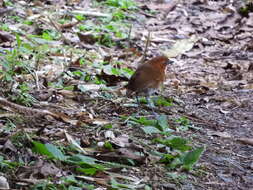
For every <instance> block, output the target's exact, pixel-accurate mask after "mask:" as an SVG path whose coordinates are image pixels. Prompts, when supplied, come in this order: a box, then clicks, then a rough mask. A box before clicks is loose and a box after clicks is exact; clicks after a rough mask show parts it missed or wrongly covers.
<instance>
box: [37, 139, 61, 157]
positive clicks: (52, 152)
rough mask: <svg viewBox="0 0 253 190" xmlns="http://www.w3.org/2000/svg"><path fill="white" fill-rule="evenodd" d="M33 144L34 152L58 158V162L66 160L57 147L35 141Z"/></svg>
mask: <svg viewBox="0 0 253 190" xmlns="http://www.w3.org/2000/svg"><path fill="white" fill-rule="evenodd" d="M33 144H34V147H33V151H35V152H37V153H39V154H42V155H46V156H49V157H53V158H56V159H58V160H65V156H64V154H63V153H62V152H61V151H60V150H59V149H58V148H57V147H56V146H55V145H52V144H42V143H39V142H36V141H33Z"/></svg>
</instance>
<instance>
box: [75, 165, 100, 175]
mask: <svg viewBox="0 0 253 190" xmlns="http://www.w3.org/2000/svg"><path fill="white" fill-rule="evenodd" d="M76 170H77V171H79V172H82V173H84V174H85V175H95V174H96V172H97V171H98V169H96V168H80V167H79V168H77V169H76Z"/></svg>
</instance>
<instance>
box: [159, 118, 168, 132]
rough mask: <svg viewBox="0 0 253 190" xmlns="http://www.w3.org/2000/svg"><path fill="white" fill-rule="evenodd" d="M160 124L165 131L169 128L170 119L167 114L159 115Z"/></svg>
mask: <svg viewBox="0 0 253 190" xmlns="http://www.w3.org/2000/svg"><path fill="white" fill-rule="evenodd" d="M158 125H159V126H160V127H161V130H162V131H165V130H166V129H167V128H169V125H168V119H167V117H166V115H160V116H159V117H158Z"/></svg>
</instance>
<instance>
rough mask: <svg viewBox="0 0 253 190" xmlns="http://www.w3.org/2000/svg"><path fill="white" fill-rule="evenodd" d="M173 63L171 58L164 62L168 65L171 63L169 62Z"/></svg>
mask: <svg viewBox="0 0 253 190" xmlns="http://www.w3.org/2000/svg"><path fill="white" fill-rule="evenodd" d="M173 63H174V61H172V60H168V61H167V62H166V64H168V65H171V64H173Z"/></svg>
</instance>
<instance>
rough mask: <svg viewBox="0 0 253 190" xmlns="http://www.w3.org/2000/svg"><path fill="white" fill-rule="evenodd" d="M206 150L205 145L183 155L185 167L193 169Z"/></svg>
mask: <svg viewBox="0 0 253 190" xmlns="http://www.w3.org/2000/svg"><path fill="white" fill-rule="evenodd" d="M203 151H204V147H200V148H196V149H195V150H193V151H191V152H188V153H186V155H185V156H184V157H183V168H184V169H187V170H191V169H192V167H193V165H194V164H195V163H197V161H198V160H199V158H200V156H201V154H202V153H203Z"/></svg>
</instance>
